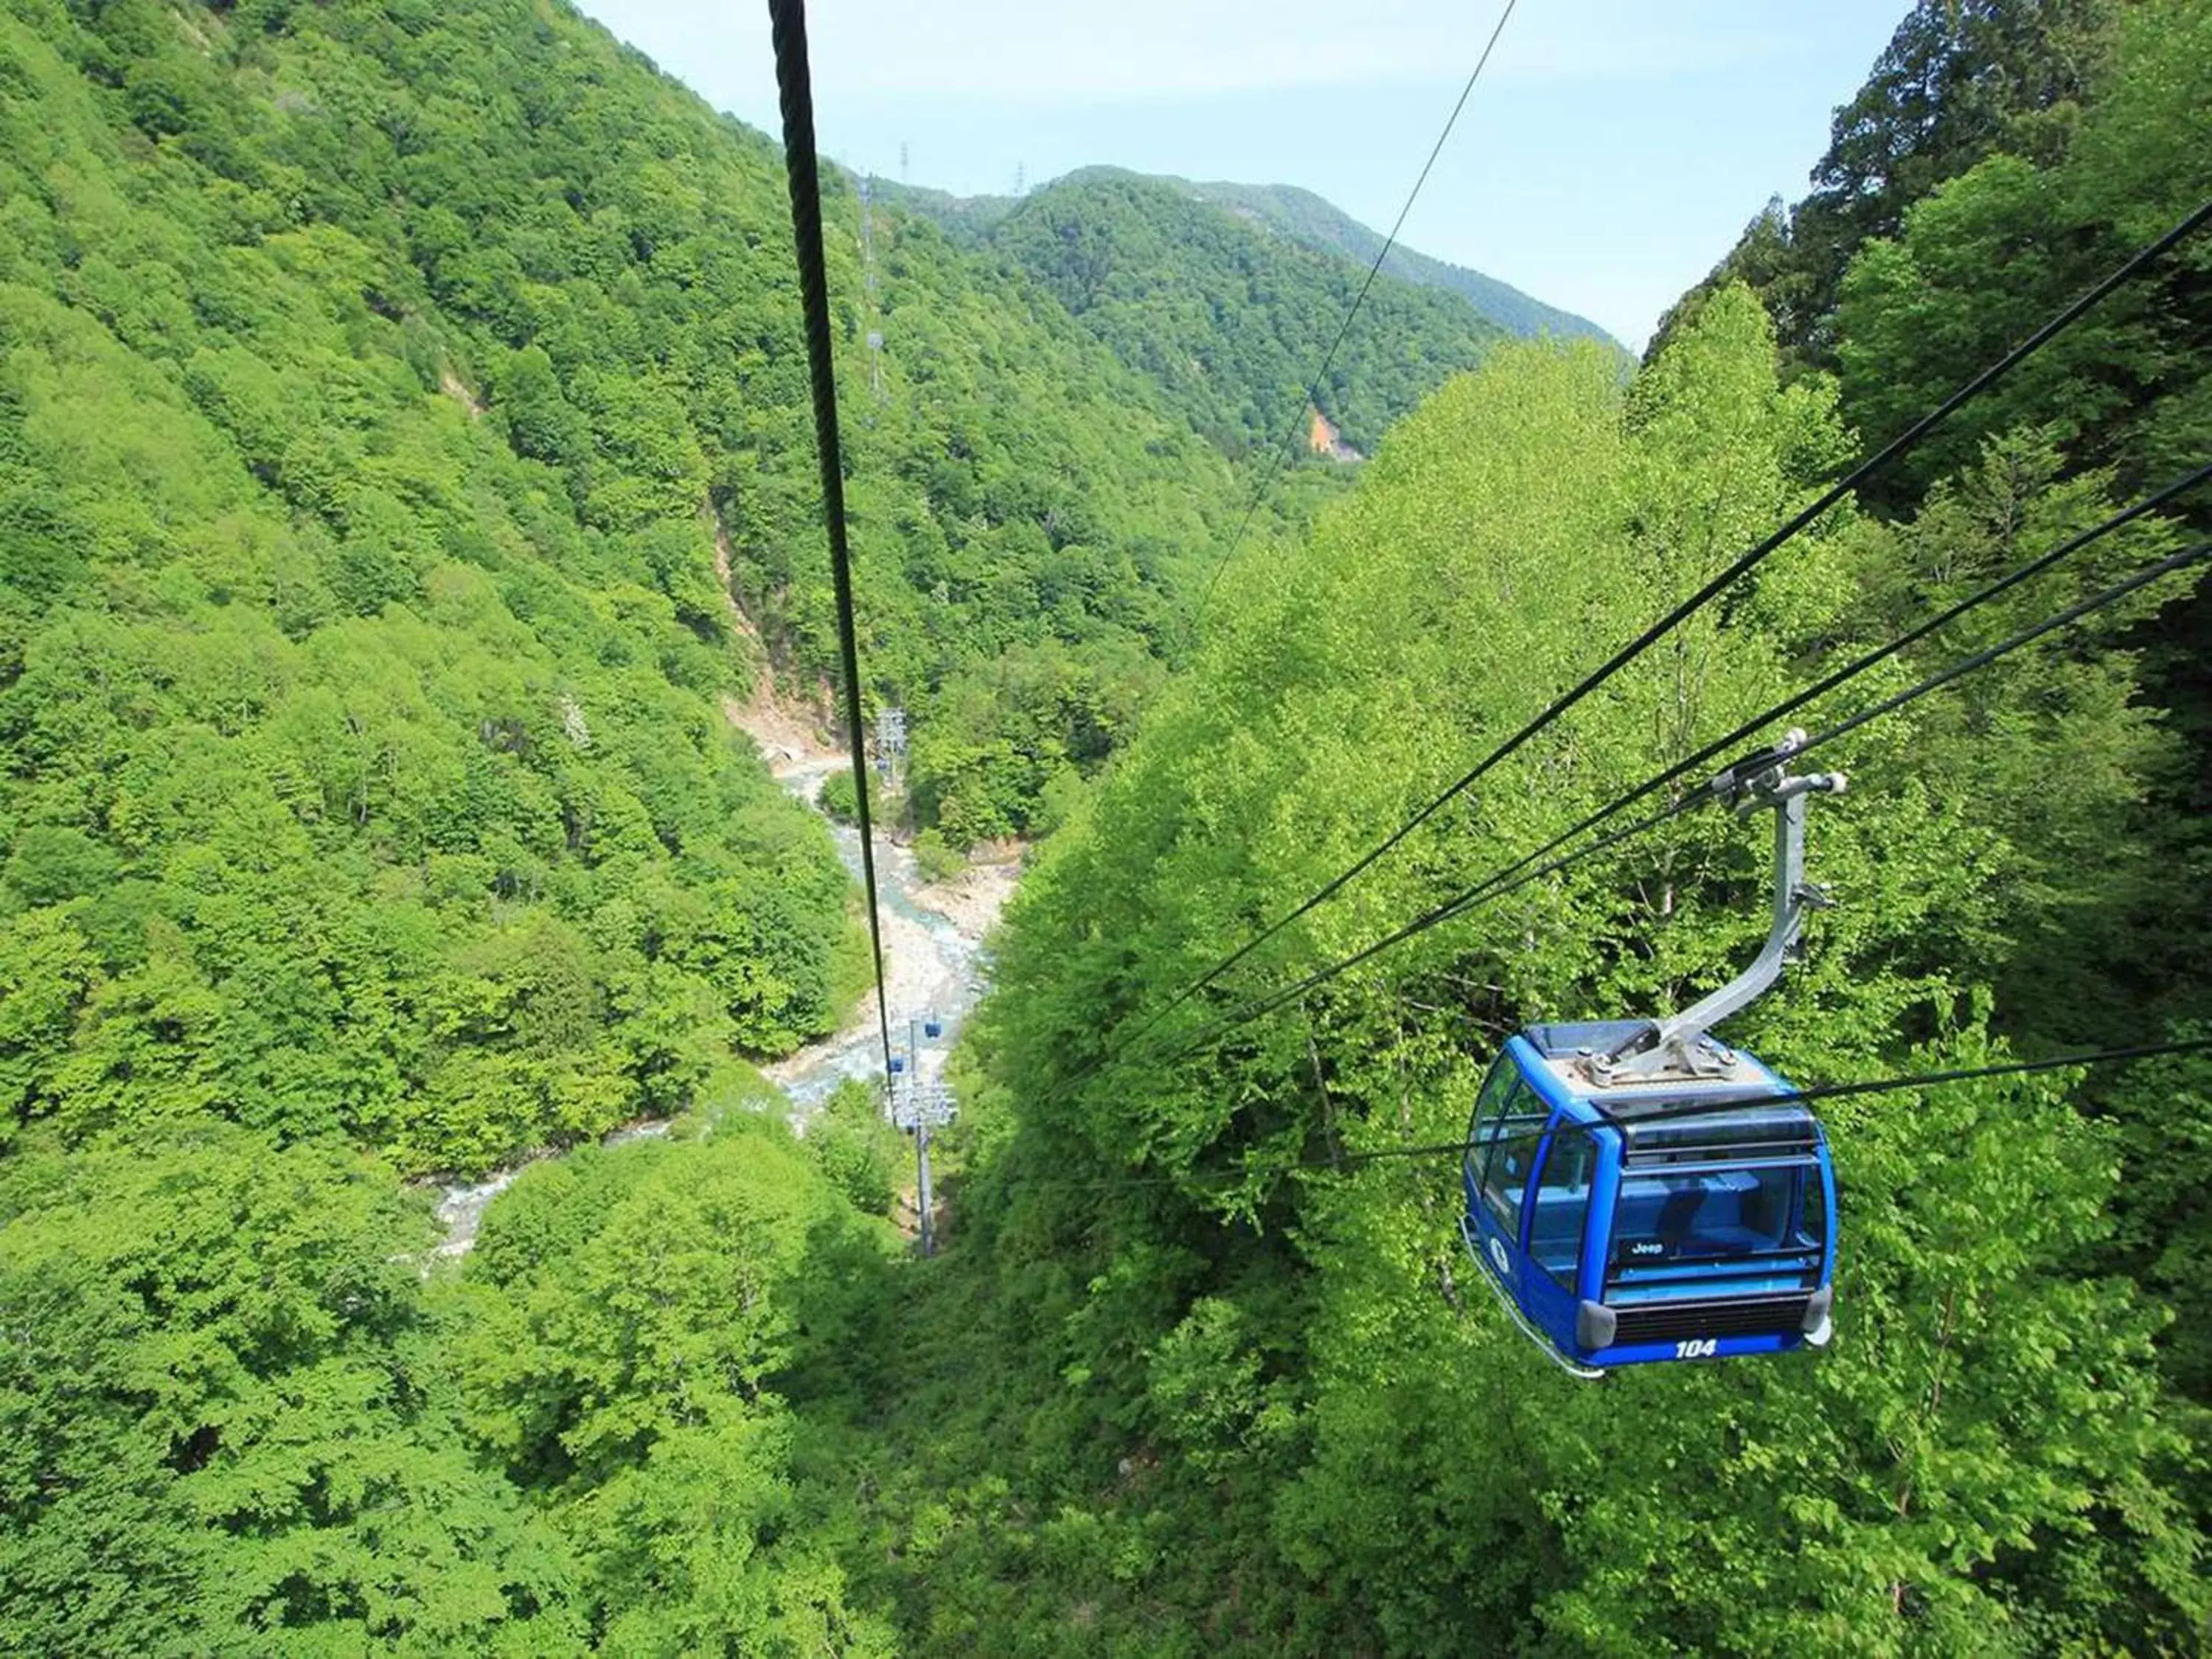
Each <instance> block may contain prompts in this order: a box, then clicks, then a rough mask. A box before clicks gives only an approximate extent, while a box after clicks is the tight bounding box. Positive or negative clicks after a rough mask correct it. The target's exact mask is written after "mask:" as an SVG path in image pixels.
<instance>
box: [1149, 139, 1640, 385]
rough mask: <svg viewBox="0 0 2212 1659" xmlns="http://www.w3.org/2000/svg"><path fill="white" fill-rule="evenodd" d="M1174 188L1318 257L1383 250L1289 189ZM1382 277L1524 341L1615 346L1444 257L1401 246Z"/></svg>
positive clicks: (1325, 207)
mask: <svg viewBox="0 0 2212 1659" xmlns="http://www.w3.org/2000/svg"><path fill="white" fill-rule="evenodd" d="M1170 182H1172V183H1176V184H1180V185H1182V186H1183V188H1184V189H1186V190H1188V191H1190V192H1191V194H1193V195H1194V196H1196V197H1198V198H1199V199H1200V201H1206V202H1212V203H1215V204H1218V205H1219V206H1222V207H1225V208H1228V209H1229V210H1231V211H1232V212H1236V213H1241V214H1247V215H1249V216H1252V217H1254V218H1255V219H1258V220H1260V221H1261V222H1264V223H1267V224H1269V225H1272V226H1273V227H1274V228H1276V229H1277V230H1279V231H1280V232H1281V233H1282V234H1284V235H1285V236H1288V237H1289V238H1290V239H1291V240H1292V241H1295V242H1297V243H1298V244H1299V245H1300V246H1304V247H1310V248H1313V249H1315V250H1316V251H1318V252H1323V253H1338V254H1341V255H1343V256H1344V257H1345V258H1347V259H1351V260H1353V261H1355V262H1357V263H1358V264H1360V265H1362V266H1365V265H1371V264H1374V263H1375V256H1376V254H1378V253H1380V252H1382V251H1383V236H1382V234H1381V233H1380V232H1378V231H1375V230H1371V229H1370V228H1368V227H1367V226H1365V225H1363V224H1361V223H1360V222H1358V220H1357V219H1354V218H1353V217H1352V216H1351V215H1350V214H1348V213H1346V212H1345V211H1344V210H1343V209H1341V208H1340V207H1337V206H1335V205H1334V204H1332V203H1330V202H1327V201H1324V200H1323V199H1322V197H1318V196H1316V195H1315V194H1314V193H1313V192H1312V191H1308V190H1300V189H1298V188H1297V186H1296V185H1235V184H1226V183H1223V182H1221V181H1219V180H1214V181H1212V182H1209V183H1204V184H1195V183H1191V182H1189V181H1188V180H1184V179H1175V180H1171V181H1170ZM1383 274H1384V275H1385V276H1395V277H1397V278H1399V279H1400V280H1401V281H1402V282H1407V283H1418V284H1419V285H1420V286H1421V287H1423V288H1441V289H1449V290H1450V291H1451V292H1452V293H1454V294H1457V295H1462V296H1463V297H1464V298H1465V299H1466V300H1467V301H1468V304H1470V305H1472V306H1473V307H1474V308H1475V309H1476V310H1477V311H1479V312H1480V313H1482V314H1483V315H1484V316H1485V317H1486V318H1488V319H1490V320H1491V321H1492V322H1493V323H1496V324H1497V325H1498V326H1499V327H1500V328H1503V329H1505V330H1507V331H1510V332H1511V333H1514V334H1517V335H1519V336H1520V337H1522V338H1523V339H1537V338H1541V337H1545V336H1550V337H1553V338H1556V339H1562V340H1571V339H1583V338H1587V339H1592V340H1595V341H1597V342H1598V343H1600V344H1601V345H1607V346H1612V347H1614V348H1615V349H1620V343H1619V342H1618V341H1616V340H1614V339H1613V337H1612V336H1611V335H1610V334H1608V333H1607V332H1606V331H1605V330H1604V329H1602V328H1601V327H1599V326H1598V325H1597V324H1595V323H1594V322H1592V321H1590V319H1589V318H1587V317H1577V315H1575V313H1572V312H1571V311H1562V310H1560V309H1559V307H1556V306H1548V305H1546V304H1545V303H1544V302H1543V301H1541V300H1538V299H1535V298H1533V297H1532V296H1530V295H1526V294H1523V293H1522V291H1521V290H1520V289H1517V288H1515V287H1514V286H1513V285H1512V284H1511V283H1503V282H1500V281H1499V280H1498V278H1497V277H1495V276H1486V275H1484V274H1483V273H1482V272H1481V271H1479V270H1472V269H1470V268H1469V267H1468V266H1466V265H1455V264H1452V263H1451V262H1450V261H1449V260H1448V259H1436V258H1430V256H1429V255H1427V254H1425V253H1422V252H1418V251H1417V250H1415V249H1413V248H1410V247H1407V246H1404V245H1403V244H1402V243H1401V244H1399V245H1397V246H1393V247H1392V248H1391V250H1390V253H1389V258H1386V259H1384V260H1383Z"/></svg>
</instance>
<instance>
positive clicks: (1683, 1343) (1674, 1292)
mask: <svg viewBox="0 0 2212 1659" xmlns="http://www.w3.org/2000/svg"><path fill="white" fill-rule="evenodd" d="M1653 1029H1654V1027H1653V1025H1652V1023H1651V1022H1650V1021H1645V1020H1612V1021H1601V1022H1592V1023H1588V1024H1556V1025H1538V1026H1534V1027H1531V1028H1530V1029H1529V1030H1526V1031H1524V1032H1522V1034H1521V1035H1519V1036H1516V1037H1514V1038H1513V1039H1512V1040H1511V1041H1510V1042H1508V1043H1507V1044H1506V1046H1505V1050H1504V1053H1503V1054H1501V1055H1499V1057H1498V1060H1497V1062H1496V1064H1494V1065H1493V1066H1492V1067H1491V1071H1490V1075H1489V1077H1488V1078H1487V1079H1486V1081H1485V1082H1484V1084H1483V1086H1482V1090H1481V1092H1480V1095H1479V1096H1478V1097H1477V1098H1476V1102H1475V1108H1474V1119H1473V1121H1472V1122H1471V1123H1470V1125H1469V1127H1468V1139H1467V1153H1466V1158H1465V1162H1464V1166H1463V1168H1464V1174H1465V1179H1466V1186H1467V1210H1466V1214H1465V1217H1464V1218H1463V1219H1462V1224H1461V1225H1462V1228H1463V1230H1464V1231H1465V1233H1466V1237H1467V1244H1468V1249H1469V1250H1470V1251H1472V1252H1473V1253H1474V1257H1475V1260H1476V1261H1478V1262H1479V1263H1480V1265H1481V1267H1482V1268H1483V1271H1484V1272H1485V1273H1487V1274H1488V1275H1489V1277H1490V1279H1492V1282H1493V1283H1494V1284H1495V1285H1496V1286H1497V1288H1498V1291H1499V1292H1500V1294H1501V1296H1502V1297H1504V1300H1505V1302H1506V1303H1507V1304H1508V1306H1509V1307H1510V1309H1511V1310H1512V1311H1513V1312H1514V1314H1515V1316H1516V1318H1517V1319H1518V1320H1519V1321H1520V1322H1522V1325H1523V1326H1524V1327H1525V1328H1527V1329H1528V1334H1530V1335H1532V1336H1534V1337H1536V1338H1537V1339H1539V1340H1541V1342H1542V1343H1544V1344H1545V1345H1546V1346H1548V1347H1549V1348H1550V1349H1551V1350H1552V1352H1553V1354H1554V1355H1555V1356H1556V1357H1557V1358H1559V1360H1560V1361H1561V1363H1563V1364H1565V1365H1566V1366H1567V1368H1568V1369H1569V1370H1574V1371H1576V1372H1577V1373H1580V1374H1583V1375H1590V1374H1594V1373H1596V1372H1598V1371H1601V1370H1605V1369H1606V1368H1607V1367H1611V1366H1614V1365H1634V1364H1645V1363H1648V1362H1650V1361H1654V1360H1674V1359H1708V1358H1718V1357H1721V1356H1724V1355H1729V1354H1750V1353H1772V1352H1779V1351H1782V1350H1784V1349H1790V1348H1796V1347H1798V1346H1802V1345H1804V1344H1807V1343H1811V1344H1814V1345H1815V1346H1818V1345H1820V1344H1822V1343H1825V1342H1826V1340H1828V1334H1829V1308H1830V1298H1831V1289H1830V1276H1831V1274H1832V1272H1833V1269H1834V1266H1835V1241H1834V1237H1833V1231H1832V1224H1833V1218H1834V1216H1835V1212H1836V1191H1835V1177H1834V1174H1833V1172H1832V1169H1831V1167H1830V1164H1829V1159H1828V1146H1827V1139H1826V1136H1825V1135H1824V1134H1823V1133H1821V1130H1820V1123H1819V1121H1817V1120H1816V1119H1815V1118H1814V1115H1813V1114H1812V1112H1811V1111H1810V1110H1809V1109H1808V1108H1807V1107H1806V1106H1804V1105H1803V1104H1802V1103H1798V1102H1796V1101H1792V1100H1789V1099H1786V1098H1784V1099H1777V1098H1776V1097H1778V1096H1785V1097H1786V1096H1787V1095H1789V1094H1790V1092H1791V1091H1790V1085H1788V1084H1786V1083H1784V1081H1783V1080H1782V1079H1780V1078H1778V1077H1777V1076H1776V1075H1775V1074H1774V1073H1772V1072H1771V1071H1769V1070H1768V1069H1767V1068H1766V1067H1765V1066H1763V1065H1761V1064H1760V1063H1759V1061H1758V1060H1754V1059H1753V1058H1752V1056H1750V1055H1749V1054H1744V1053H1742V1052H1741V1051H1740V1050H1736V1049H1731V1048H1725V1047H1723V1046H1722V1045H1721V1044H1719V1043H1718V1042H1717V1041H1715V1040H1714V1039H1712V1038H1711V1037H1704V1038H1701V1039H1700V1040H1699V1042H1697V1044H1696V1053H1695V1054H1694V1059H1695V1060H1696V1061H1697V1063H1696V1065H1695V1066H1693V1067H1689V1068H1675V1067H1670V1068H1668V1070H1667V1071H1664V1072H1662V1073H1659V1074H1658V1075H1650V1074H1638V1075H1632V1076H1628V1077H1614V1076H1613V1075H1612V1074H1611V1073H1609V1072H1608V1068H1607V1065H1606V1063H1605V1059H1604V1057H1605V1056H1607V1055H1609V1054H1614V1053H1617V1052H1619V1051H1620V1050H1621V1049H1622V1048H1624V1047H1626V1046H1631V1045H1632V1044H1633V1043H1634V1042H1636V1041H1637V1040H1638V1038H1640V1037H1642V1036H1644V1034H1646V1033H1649V1032H1650V1031H1651V1030H1653Z"/></svg>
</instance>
